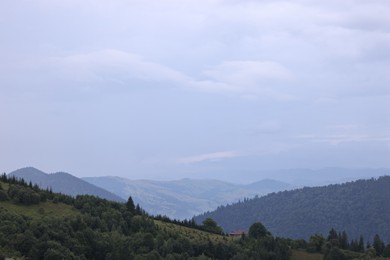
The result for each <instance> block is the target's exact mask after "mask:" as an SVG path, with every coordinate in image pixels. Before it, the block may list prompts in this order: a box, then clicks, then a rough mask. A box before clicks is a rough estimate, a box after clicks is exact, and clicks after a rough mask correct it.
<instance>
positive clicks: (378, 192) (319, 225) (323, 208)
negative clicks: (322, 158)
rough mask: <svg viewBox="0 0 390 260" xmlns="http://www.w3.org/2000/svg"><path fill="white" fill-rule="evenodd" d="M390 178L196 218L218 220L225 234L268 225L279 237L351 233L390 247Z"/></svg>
mask: <svg viewBox="0 0 390 260" xmlns="http://www.w3.org/2000/svg"><path fill="white" fill-rule="evenodd" d="M389 199H390V177H389V176H385V177H380V178H378V179H369V180H358V181H354V182H349V183H345V184H339V185H329V186H324V187H312V188H302V189H297V190H292V191H284V192H278V193H272V194H269V195H267V196H264V197H257V198H253V199H245V200H244V201H241V202H239V203H236V204H232V205H227V206H221V207H219V208H218V209H217V210H215V211H213V212H208V213H205V214H203V215H201V216H198V217H195V220H196V221H197V222H198V223H201V222H202V221H203V220H204V219H205V218H212V219H214V220H215V221H216V222H217V223H218V224H219V225H221V226H222V227H223V228H224V230H226V231H231V230H235V229H248V228H249V226H250V225H251V224H252V223H254V222H257V221H260V222H262V223H263V224H264V225H265V226H266V227H267V228H268V229H269V230H270V231H271V232H272V233H273V234H274V235H277V236H282V237H290V238H296V239H298V238H304V239H308V238H309V237H310V236H311V235H312V234H327V232H328V231H329V230H330V229H331V228H335V229H337V230H345V231H346V232H347V233H348V234H349V235H350V237H351V238H353V239H358V238H359V237H360V236H361V235H362V236H363V237H364V238H366V239H367V240H370V241H373V239H374V236H375V235H376V234H382V236H383V237H382V239H383V240H384V241H386V242H390V203H389Z"/></svg>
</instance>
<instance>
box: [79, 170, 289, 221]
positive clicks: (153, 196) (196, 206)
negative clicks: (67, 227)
mask: <svg viewBox="0 0 390 260" xmlns="http://www.w3.org/2000/svg"><path fill="white" fill-rule="evenodd" d="M83 179H84V180H86V181H88V182H90V183H92V184H94V185H96V186H98V187H102V188H104V189H106V190H109V191H111V192H113V193H115V194H116V195H118V196H120V197H122V198H128V197H129V196H132V198H133V199H134V201H135V202H136V203H139V204H140V205H141V206H142V208H143V209H145V210H146V211H147V212H149V213H151V214H162V215H167V216H169V217H171V218H177V219H184V218H191V217H193V216H194V215H198V214H200V213H203V212H205V211H208V210H213V209H216V208H217V207H218V206H220V205H223V204H227V203H233V202H237V201H239V200H242V199H244V198H248V197H254V196H256V195H259V196H260V195H265V194H267V193H269V192H275V191H281V190H286V189H289V188H290V187H291V185H289V184H287V183H284V182H280V181H274V180H263V181H259V182H256V183H253V184H250V185H238V184H232V183H228V182H224V181H219V180H195V179H182V180H176V181H152V180H129V179H125V178H120V177H111V176H107V177H87V178H83Z"/></svg>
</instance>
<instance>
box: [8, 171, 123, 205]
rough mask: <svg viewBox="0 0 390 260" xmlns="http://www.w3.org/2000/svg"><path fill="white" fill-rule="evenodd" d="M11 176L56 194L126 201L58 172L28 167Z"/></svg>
mask: <svg viewBox="0 0 390 260" xmlns="http://www.w3.org/2000/svg"><path fill="white" fill-rule="evenodd" d="M9 175H10V176H15V177H17V178H23V179H24V180H25V181H26V182H30V181H31V182H32V183H33V184H37V185H38V186H39V187H41V188H43V189H46V188H51V189H52V190H53V191H54V192H60V193H63V194H67V195H71V196H76V195H81V194H89V195H95V196H98V197H100V198H104V199H108V200H113V201H119V202H123V201H125V200H124V199H123V198H121V197H119V196H117V195H115V194H113V193H111V192H109V191H107V190H104V189H103V188H100V187H97V186H95V185H93V184H91V183H89V182H86V181H84V180H82V179H80V178H77V177H75V176H73V175H71V174H69V173H65V172H57V173H52V174H47V173H45V172H42V171H40V170H38V169H36V168H33V167H26V168H22V169H19V170H16V171H13V172H11V173H9Z"/></svg>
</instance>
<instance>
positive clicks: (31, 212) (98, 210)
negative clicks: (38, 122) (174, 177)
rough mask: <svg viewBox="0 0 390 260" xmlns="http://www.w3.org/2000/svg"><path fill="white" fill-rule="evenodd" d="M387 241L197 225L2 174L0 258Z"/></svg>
mask: <svg viewBox="0 0 390 260" xmlns="http://www.w3.org/2000/svg"><path fill="white" fill-rule="evenodd" d="M388 256H390V245H386V244H385V243H384V241H383V240H382V239H381V237H380V236H379V235H376V236H375V238H374V241H373V243H372V244H366V243H365V242H364V241H363V237H360V238H359V239H358V240H354V239H352V240H349V239H348V236H347V234H346V232H345V231H344V232H337V231H336V230H335V229H331V230H330V231H329V235H328V236H327V237H324V236H322V235H318V234H314V235H312V236H310V238H309V239H308V240H307V241H306V240H303V239H298V240H293V239H286V238H279V237H275V236H273V235H272V233H271V232H270V231H269V230H268V229H267V228H266V227H265V226H264V225H263V224H262V223H260V222H254V223H253V224H252V225H250V227H249V229H248V232H247V233H245V234H242V235H241V236H239V237H231V236H228V235H227V234H224V232H223V230H222V228H221V227H220V226H218V224H217V222H215V221H214V220H213V219H211V218H206V219H205V220H204V221H203V222H202V223H201V224H196V222H195V221H194V220H193V219H192V220H172V219H169V218H168V217H166V216H161V215H159V216H150V215H148V214H147V213H146V212H145V211H144V210H143V209H142V208H141V207H140V206H139V205H135V204H134V202H133V200H132V198H131V197H129V199H128V200H127V202H126V203H119V202H112V201H108V200H105V199H101V198H98V197H94V196H90V195H79V196H76V197H71V196H68V195H63V194H60V193H53V192H52V191H51V190H50V189H46V190H42V189H40V188H39V187H38V186H37V185H33V184H32V183H31V182H30V183H26V182H25V181H24V180H23V179H16V178H15V177H7V176H6V175H5V174H4V175H2V176H1V177H0V260H3V259H6V258H13V259H151V260H154V259H183V260H184V259H265V260H267V259H269V260H285V259H286V260H287V259H308V260H310V259H313V260H314V259H325V260H337V259H385V258H384V257H388Z"/></svg>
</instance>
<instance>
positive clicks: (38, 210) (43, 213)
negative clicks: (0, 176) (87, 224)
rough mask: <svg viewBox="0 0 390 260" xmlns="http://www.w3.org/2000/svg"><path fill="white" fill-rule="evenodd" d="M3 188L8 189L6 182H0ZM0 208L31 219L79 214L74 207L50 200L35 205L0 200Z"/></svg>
mask: <svg viewBox="0 0 390 260" xmlns="http://www.w3.org/2000/svg"><path fill="white" fill-rule="evenodd" d="M0 183H1V187H2V188H3V190H5V191H8V187H9V185H8V183H4V182H0ZM0 208H4V209H7V210H8V211H10V212H14V213H16V214H18V215H23V216H27V217H31V218H33V219H38V218H43V217H56V218H58V217H60V218H61V217H70V216H75V215H77V214H80V213H79V212H78V211H77V210H76V209H75V208H73V207H72V206H70V205H66V204H63V203H53V202H51V201H47V202H41V203H39V204H37V205H29V206H26V205H21V204H13V203H12V202H10V201H0Z"/></svg>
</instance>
